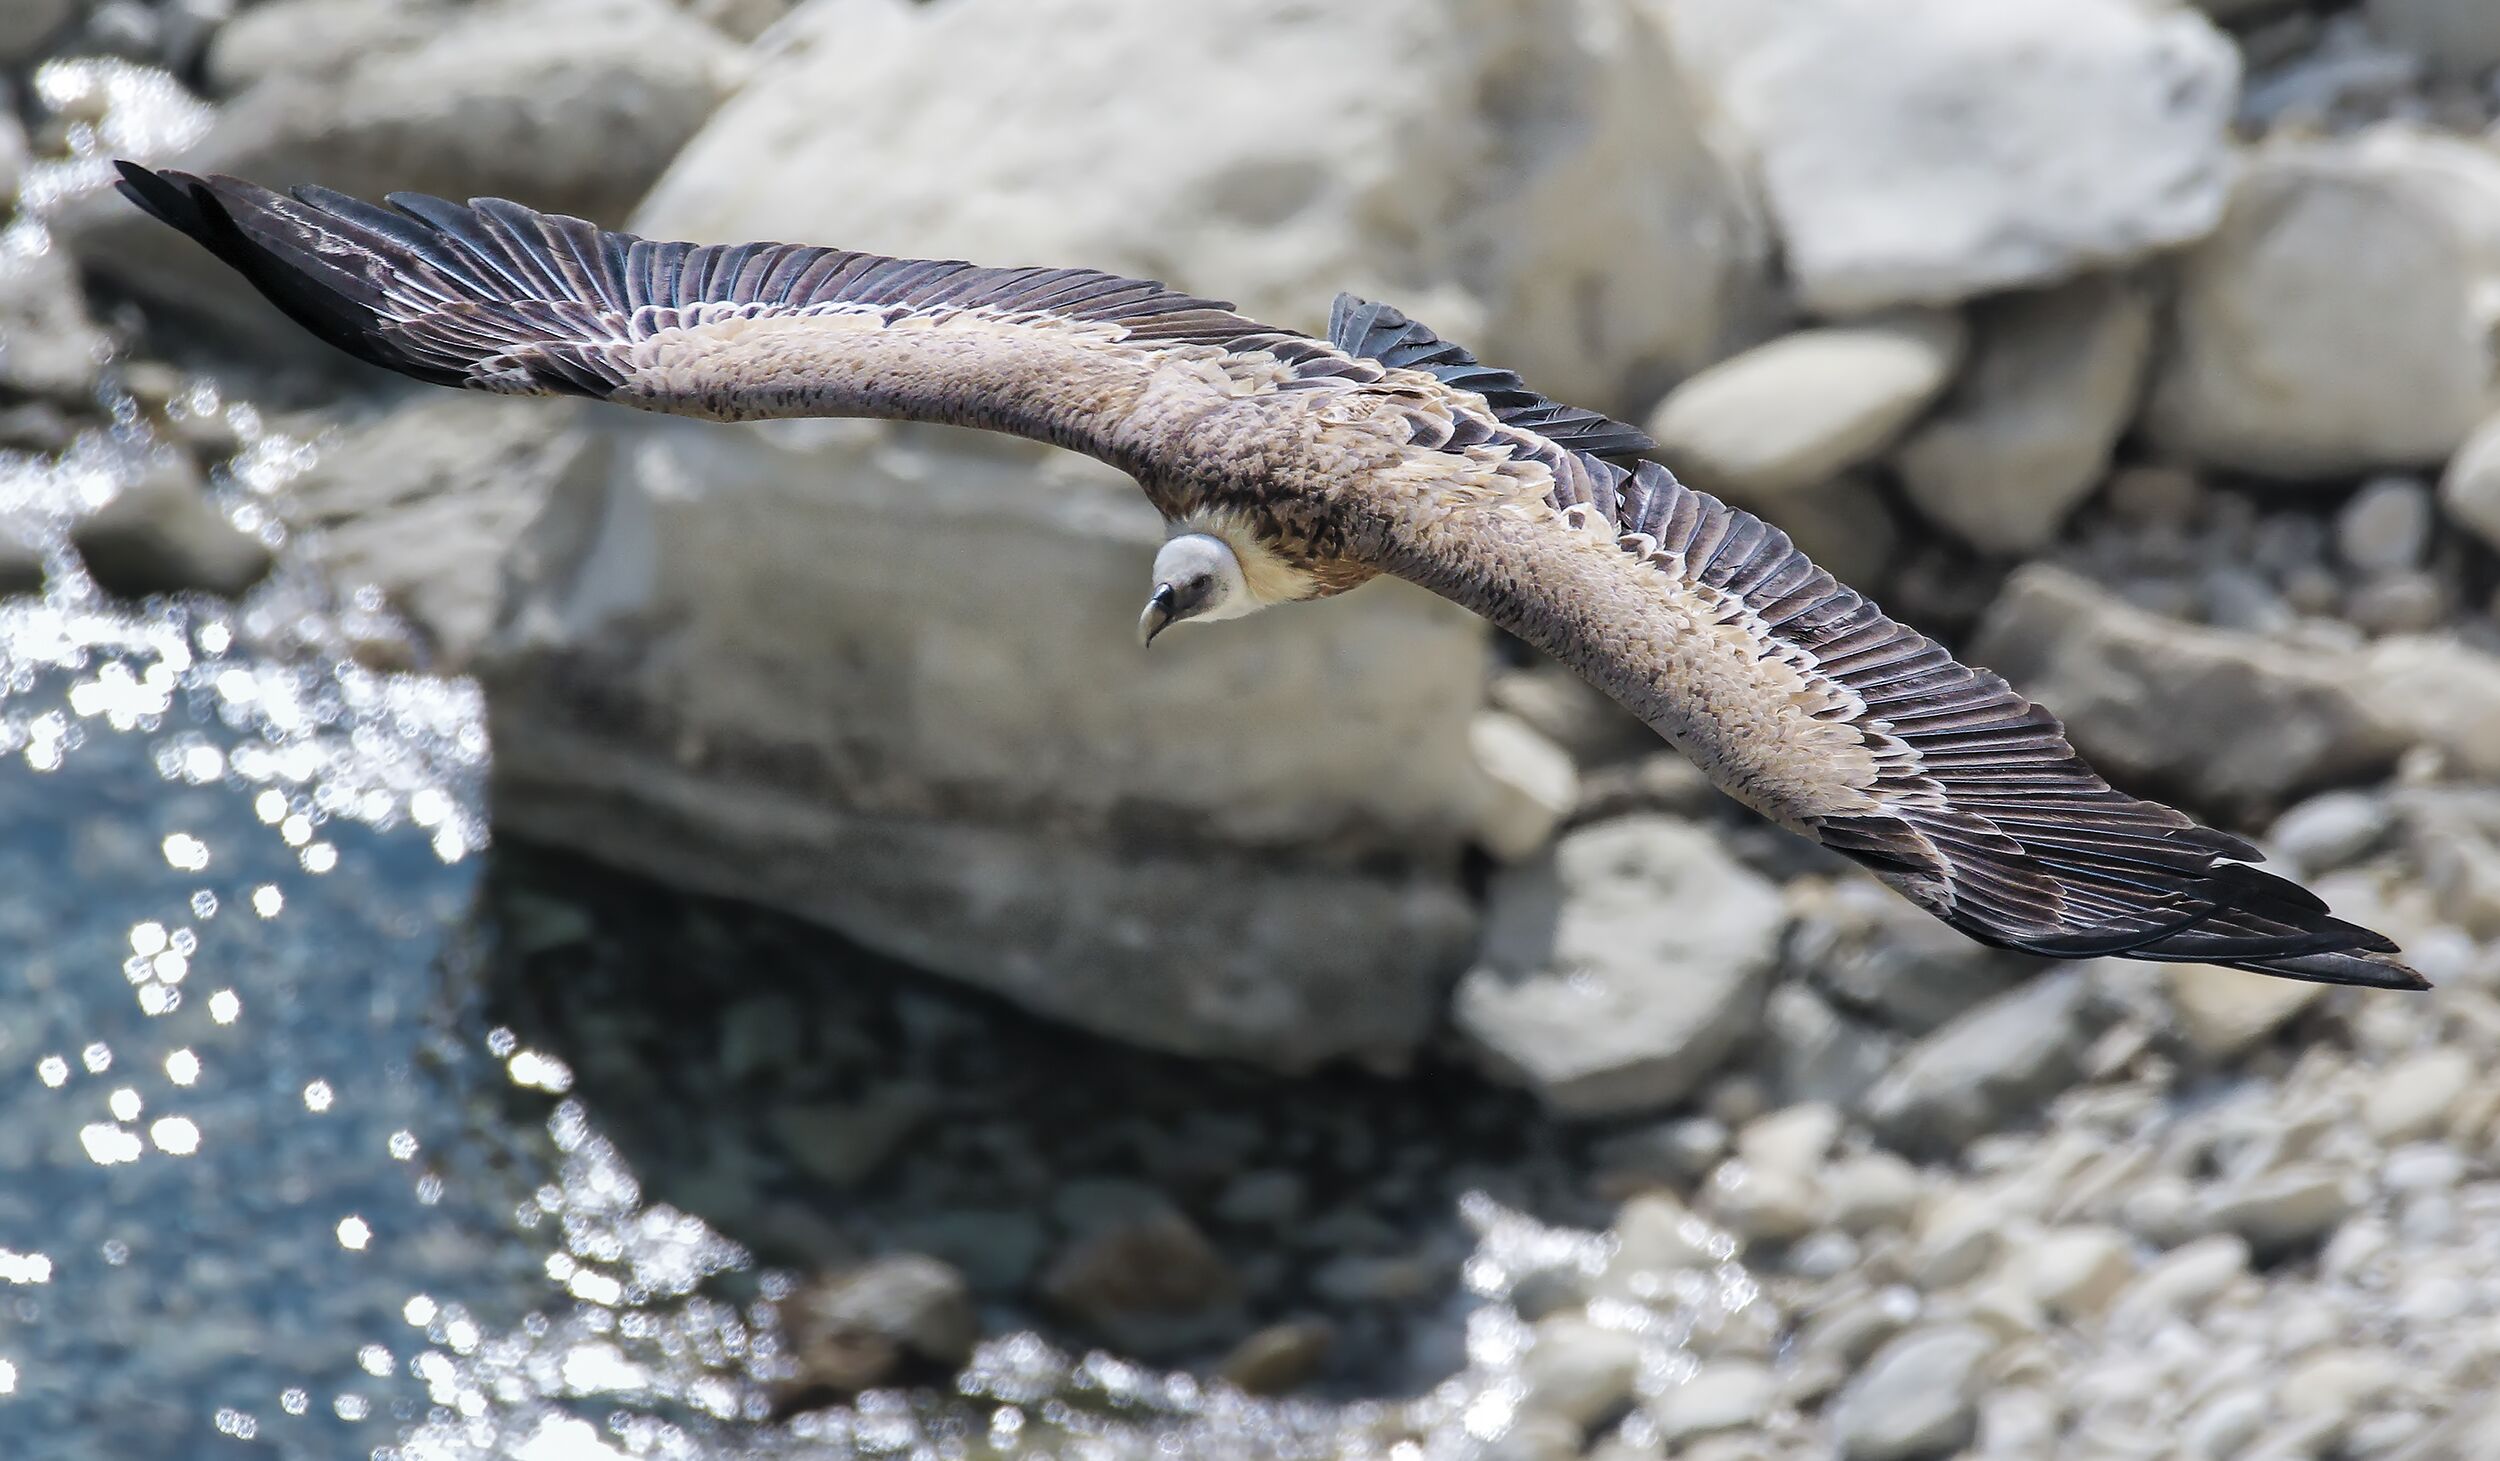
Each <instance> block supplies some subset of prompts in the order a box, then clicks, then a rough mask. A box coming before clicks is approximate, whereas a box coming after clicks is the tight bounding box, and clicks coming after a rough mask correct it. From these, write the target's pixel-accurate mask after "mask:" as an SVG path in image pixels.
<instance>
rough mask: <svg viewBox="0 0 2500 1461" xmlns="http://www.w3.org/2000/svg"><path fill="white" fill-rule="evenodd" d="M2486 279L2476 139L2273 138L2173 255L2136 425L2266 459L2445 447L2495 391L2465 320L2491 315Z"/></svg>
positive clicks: (2263, 470)
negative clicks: (2181, 258)
mask: <svg viewBox="0 0 2500 1461" xmlns="http://www.w3.org/2000/svg"><path fill="white" fill-rule="evenodd" d="M2354 259H2368V260H2371V261H2372V264H2371V267H2369V268H2368V269H2366V270H2358V271H2356V270H2354V269H2353V268H2352V267H2351V262H2352V261H2353V260H2354ZM2495 280H2500V158H2495V157H2493V156H2492V155H2491V153H2490V152H2489V151H2488V150H2487V149H2484V148H2480V147H2476V146H2471V145H2469V144H2467V143H2465V142H2463V141H2461V140H2452V139H2447V138H2440V137H2433V136H2426V135H2419V134H2415V133H2411V132H2405V131H2379V132H2373V133H2370V134H2368V135H2365V136H2362V137H2359V138H2355V139H2349V140H2341V141H2278V142H2274V143H2270V144H2268V145H2267V146H2265V147H2264V148H2261V149H2260V150H2259V151H2258V153H2257V154H2256V159H2255V162H2254V164H2253V165H2252V167H2251V169H2250V172H2249V175H2248V178H2247V180H2246V181H2245V182H2244V183H2243V184H2242V185H2241V187H2240V188H2239V190H2238V192H2237V193H2236V194H2235V195H2234V197H2233V200H2232V205H2231V211H2230V214H2229V215H2228V216H2227V217H2226V218H2225V219H2224V220H2223V223H2222V226H2221V228H2220V229H2219V230H2218V231H2217V232H2216V233H2215V234H2214V236H2213V237H2212V238H2211V239H2208V240H2207V241H2206V242H2204V243H2203V244H2201V245H2199V246H2198V247H2197V248H2196V249H2194V250H2192V251H2191V252H2190V253H2189V254H2188V256H2187V259H2186V262H2185V264H2184V265H2183V267H2182V268H2181V270H2180V277H2179V294H2178V303H2177V308H2176V312H2175V320H2176V324H2175V332H2174V335H2175V338H2174V339H2173V341H2172V345H2171V348H2170V350H2169V352H2168V354H2167V356H2166V358H2165V360H2164V362H2163V364H2162V365H2161V367H2160V369H2159V370H2158V371H2157V372H2156V375H2155V383H2154V388H2153V393H2152V398H2151V404H2150V407H2149V410H2148V416H2147V421H2148V425H2149V429H2150V431H2151V433H2152V435H2153V437H2154V439H2155V440H2156V441H2157V442H2158V443H2159V444H2161V445H2162V446H2164V447H2167V448H2169V449H2171V450H2173V451H2176V452H2179V453H2182V454H2184V455H2186V456H2189V457H2191V458H2193V459H2195V460H2197V461H2200V462H2204V463H2209V464H2212V465H2215V466H2222V467H2229V468H2234V469H2238V470H2243V471H2249V472H2256V473H2260V474H2264V475H2268V476H2277V477H2287V478H2317V477H2331V476H2337V475H2341V474H2346V473H2355V472H2366V471H2372V470H2377V469H2381V468H2390V467H2396V468H2402V467H2414V466H2421V465H2424V464H2427V463H2431V462H2436V461H2440V460H2443V459H2445V458H2446V457H2447V456H2448V455H2449V454H2450V453H2451V452H2452V451H2454V450H2455V449H2456V447H2457V445H2458V444H2459V443H2460V442H2462V441H2464V440H2465V438H2466V435H2467V434H2468V433H2469V432H2471V431H2472V430H2473V429H2474V427H2475V426H2476V424H2477V423H2479V422H2480V421H2482V420H2483V418H2484V417H2485V416H2487V415H2488V414H2490V412H2491V410H2492V408H2493V406H2494V404H2495V388H2494V363H2493V358H2492V350H2491V346H2490V343H2489V341H2488V339H2487V338H2486V335H2487V331H2486V330H2485V329H2483V328H2482V327H2481V326H2480V325H2479V324H2476V323H2474V322H2478V321H2486V320H2489V319H2491V318H2492V317H2493V313H2492V312H2493V310H2494V307H2495V306H2494V304H2493V300H2494V295H2495ZM2460 322H2466V324H2465V325H2464V327H2462V328H2461V327H2460Z"/></svg>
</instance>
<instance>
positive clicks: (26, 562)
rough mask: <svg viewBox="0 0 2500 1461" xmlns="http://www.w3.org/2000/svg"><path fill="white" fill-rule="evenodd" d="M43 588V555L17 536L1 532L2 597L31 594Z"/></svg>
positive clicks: (0, 568)
mask: <svg viewBox="0 0 2500 1461" xmlns="http://www.w3.org/2000/svg"><path fill="white" fill-rule="evenodd" d="M42 588H43V554H42V553H40V552H38V551H36V549H35V547H34V545H33V544H31V543H25V542H21V541H19V540H18V538H17V537H16V535H15V534H12V533H9V532H6V531H0V596H5V595H8V594H31V593H35V592H38V591H39V590H41V589H42Z"/></svg>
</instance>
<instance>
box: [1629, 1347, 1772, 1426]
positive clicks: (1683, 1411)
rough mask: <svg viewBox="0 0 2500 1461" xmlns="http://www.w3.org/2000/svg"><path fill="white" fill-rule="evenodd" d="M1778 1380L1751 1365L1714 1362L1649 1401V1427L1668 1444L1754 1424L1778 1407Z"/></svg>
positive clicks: (1763, 1368)
mask: <svg viewBox="0 0 2500 1461" xmlns="http://www.w3.org/2000/svg"><path fill="white" fill-rule="evenodd" d="M1779 1386H1780V1382H1779V1376H1778V1375H1776V1374H1774V1373H1773V1372H1772V1370H1771V1367H1770V1366H1768V1365H1764V1364H1758V1363H1756V1362H1754V1361H1752V1360H1713V1361H1711V1362H1710V1363H1708V1364H1706V1365H1703V1366H1702V1367H1701V1368H1700V1369H1698V1370H1695V1371H1694V1372H1693V1373H1692V1375H1691V1377H1690V1378H1688V1379H1686V1380H1685V1381H1684V1383H1682V1384H1680V1385H1678V1386H1676V1387H1675V1388H1673V1389H1671V1390H1669V1391H1667V1392H1666V1393H1665V1394H1663V1395H1661V1396H1659V1397H1658V1398H1657V1399H1655V1400H1652V1401H1651V1402H1649V1406H1648V1411H1649V1418H1650V1422H1651V1423H1652V1424H1653V1425H1655V1426H1657V1428H1658V1434H1659V1436H1660V1437H1661V1438H1662V1439H1664V1440H1665V1441H1666V1442H1667V1444H1668V1445H1670V1446H1674V1445H1680V1444H1683V1443H1685V1442H1688V1441H1690V1440H1692V1439H1693V1438H1695V1437H1697V1436H1704V1435H1708V1434H1710V1433H1712V1432H1714V1431H1728V1430H1735V1429H1737V1428H1738V1427H1740V1426H1751V1425H1759V1424H1761V1423H1762V1421H1763V1419H1764V1418H1765V1417H1767V1416H1769V1415H1770V1413H1771V1411H1772V1410H1773V1409H1774V1408H1776V1407H1777V1405H1778V1404H1779Z"/></svg>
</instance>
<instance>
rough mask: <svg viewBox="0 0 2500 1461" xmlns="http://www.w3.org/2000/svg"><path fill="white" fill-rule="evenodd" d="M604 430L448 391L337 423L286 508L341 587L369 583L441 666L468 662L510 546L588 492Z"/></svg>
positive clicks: (522, 404) (554, 409) (600, 466)
mask: <svg viewBox="0 0 2500 1461" xmlns="http://www.w3.org/2000/svg"><path fill="white" fill-rule="evenodd" d="M609 465H610V463H609V457H608V451H607V438H606V437H604V436H602V435H600V434H598V433H597V432H595V431H592V430H589V429H586V428H585V427H584V426H583V425H582V424H581V422H580V418H579V416H577V415H576V414H574V413H573V412H571V411H569V410H568V409H566V408H565V407H563V406H559V405H555V404H552V403H550V402H546V401H534V400H510V399H506V398H502V397H496V396H478V395H470V394H466V393H462V394H454V393H451V392H438V393H430V394H427V395H423V396H416V397H412V398H410V399H409V400H408V401H407V402H406V403H405V404H402V405H399V406H396V407H394V408H393V409H391V410H390V411H388V412H386V413H384V414H383V415H381V416H378V417H374V418H372V419H369V420H364V421H359V422H355V423H352V424H349V425H347V426H344V427H342V428H340V429H339V430H338V431H336V432H335V433H333V434H332V435H331V436H330V437H329V438H328V439H326V440H325V441H323V442H322V444H321V451H320V455H319V456H318V457H317V458H315V460H314V462H313V465H312V467H311V468H310V470H308V471H306V472H305V473H304V474H303V475H302V476H301V477H298V478H297V479H296V480H295V481H294V483H293V484H291V486H290V488H289V491H288V494H287V499H286V504H285V512H286V514H287V519H288V523H289V525H290V526H291V527H293V528H295V529H297V530H299V531H300V532H302V533H304V535H305V537H306V539H307V541H308V543H309V545H310V548H311V551H312V553H313V554H314V555H315V556H316V557H317V558H318V559H319V560H320V562H321V563H322V565H323V567H324V568H325V569H326V570H327V571H328V572H329V574H330V576H331V578H332V579H333V580H334V581H335V582H337V583H338V585H339V586H340V587H341V588H342V589H345V590H350V591H352V590H354V589H356V588H358V587H361V586H363V585H366V584H371V585H374V586H376V587H378V588H380V589H381V590H382V592H383V594H384V595H385V597H386V599H387V600H388V602H389V603H390V604H391V606H392V607H393V608H394V609H396V610H398V611H399V613H400V614H401V616H402V617H404V618H406V619H407V620H408V622H409V623H410V624H411V625H412V626H413V627H414V628H415V629H416V630H417V631H418V632H419V633H420V634H421V635H423V636H424V638H425V639H426V641H427V642H428V643H429V644H430V645H431V646H432V647H433V649H434V650H435V651H436V653H437V655H438V656H439V659H438V661H437V663H438V664H439V665H440V666H441V667H443V668H446V669H452V670H457V669H460V668H463V667H465V666H466V665H467V664H468V663H469V661H470V659H471V658H472V657H473V656H474V655H475V654H476V652H477V648H478V646H479V645H480V644H481V643H483V642H484V640H485V638H486V635H487V632H488V631H489V630H490V629H492V628H493V627H494V623H495V620H496V618H497V616H498V615H499V614H500V613H501V611H502V601H503V585H504V577H505V575H506V574H507V573H508V572H512V571H515V569H516V568H517V569H518V570H519V571H521V572H523V573H524V574H527V573H530V572H531V571H533V570H532V565H528V564H521V565H510V564H507V563H506V561H505V560H506V557H507V555H508V554H509V553H510V552H511V551H512V548H513V545H514V544H516V543H518V542H519V541H521V538H522V530H523V529H524V528H526V527H527V526H528V525H529V523H530V521H531V520H532V519H533V518H535V517H536V516H537V515H538V514H539V513H540V512H541V511H543V510H544V509H545V508H546V506H547V504H548V502H549V501H550V500H551V499H552V498H554V497H556V496H558V495H560V494H561V495H563V496H565V497H566V498H567V499H568V500H579V499H581V498H584V497H589V496H593V495H595V493H596V491H597V489H598V485H599V483H600V482H602V481H603V480H604V478H605V474H606V473H607V471H608V469H609Z"/></svg>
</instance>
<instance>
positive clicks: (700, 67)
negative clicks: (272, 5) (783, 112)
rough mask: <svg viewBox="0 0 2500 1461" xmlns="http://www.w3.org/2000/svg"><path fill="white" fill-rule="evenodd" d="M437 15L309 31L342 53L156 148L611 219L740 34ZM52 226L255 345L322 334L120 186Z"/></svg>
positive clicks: (569, 10)
mask: <svg viewBox="0 0 2500 1461" xmlns="http://www.w3.org/2000/svg"><path fill="white" fill-rule="evenodd" d="M443 16H444V18H443V19H441V20H440V21H437V22H432V23H427V24H424V25H421V26H419V27H416V28H413V29H405V28H403V27H401V26H400V25H399V23H398V22H395V21H389V20H383V19H380V18H378V17H376V18H372V19H371V20H370V21H369V23H366V24H363V25H362V26H361V27H360V26H356V25H351V26H348V27H346V28H345V33H344V34H335V33H332V32H330V31H327V30H323V31H316V32H313V33H311V35H310V39H311V40H312V41H313V42H317V43H320V44H322V45H324V46H327V47H333V48H335V53H334V54H324V53H321V52H314V53H312V55H311V60H312V62H313V65H312V66H311V68H309V69H307V70H304V71H302V72H293V71H286V70H281V71H279V72H278V73H277V74H271V75H267V76H265V77H263V78H262V79H261V80H259V81H258V82H257V83H256V84H254V85H252V86H250V87H249V89H248V90H246V91H245V92H244V93H243V94H241V95H239V96H237V97H236V98H235V99H234V100H233V101H232V102H231V103H229V104H228V105H227V106H226V107H224V108H223V109H222V110H221V111H220V112H219V113H218V115H217V118H216V121H215V123H214V124H213V125H212V126H211V128H210V130H209V132H208V135H207V136H206V137H205V138H203V139H202V140H201V141H200V143H199V144H198V145H197V146H196V147H193V148H191V149H189V150H188V151H187V152H185V153H184V155H182V156H181V157H179V158H168V159H164V161H167V162H173V163H177V164H179V165H181V166H184V167H188V168H190V169H192V170H194V171H200V172H227V173H234V174H237V175H239V176H242V177H248V178H255V179H262V180H266V181H269V182H271V183H290V182H295V181H300V180H306V179H314V178H317V179H320V180H321V181H322V182H323V183H325V184H326V185H328V186H331V187H334V188H337V189H339V190H340V191H342V192H348V193H354V194H357V195H359V196H365V197H374V196H378V195H380V194H382V193H386V192H390V191H393V190H397V189H406V190H409V191H413V192H422V193H436V194H440V195H442V196H445V197H452V198H466V197H470V196H473V195H478V194H490V195H495V196H500V197H509V198H519V199H525V200H527V201H528V202H529V203H530V205H531V206H533V207H537V208H542V209H545V210H547V211H548V212H552V213H570V214H576V215H579V216H581V217H585V218H589V219H592V220H594V221H597V222H601V223H608V224H616V223H621V222H622V221H624V218H625V215H626V213H627V211H628V210H629V209H631V208H632V207H633V205H634V203H635V200H637V199H639V198H640V197H641V196H642V195H643V193H644V191H645V190H646V189H647V188H649V186H650V185H651V182H652V180H653V179H654V178H656V177H658V176H659V174H660V170H661V169H662V168H663V167H665V166H666V165H667V164H668V161H669V159H670V158H671V157H673V156H674V155H675V154H676V153H677V151H678V149H679V148H680V147H681V146H682V145H684V143H685V142H686V140H687V139H688V138H689V137H691V136H693V135H694V132H695V129H696V128H697V127H699V126H701V125H702V123H703V120H704V118H705V117H707V116H709V115H710V114H711V111H712V109H713V107H714V106H715V105H717V104H718V103H719V102H720V100H721V99H722V98H723V97H724V96H726V95H727V94H728V93H729V91H730V90H731V89H732V88H733V87H734V86H735V84H736V82H737V80H738V79H739V77H740V75H741V72H742V70H743V66H742V62H741V59H740V57H739V54H738V51H737V48H736V47H735V46H734V45H732V44H731V43H730V42H729V41H728V40H727V39H725V38H724V37H722V36H721V35H720V34H719V33H718V32H716V31H714V30H712V29H711V28H710V27H708V26H705V25H703V24H701V23H700V22H698V21H695V20H693V19H691V18H689V17H687V16H685V15H683V14H682V13H680V12H679V11H678V10H676V8H675V7H673V6H671V5H668V4H666V3H664V0H493V3H488V4H482V5H475V6H462V7H453V8H448V9H446V10H445V11H444V12H443ZM275 23H277V22H273V24H275ZM368 40H370V41H372V42H374V43H376V44H375V45H374V48H371V49H367V48H366V42H367V41H368ZM394 42H396V43H394ZM59 232H60V234H61V236H62V237H63V238H64V239H65V240H66V241H67V242H68V243H69V245H70V246H71V248H72V250H73V251H74V252H76V253H77V255H78V256H79V258H80V259H81V260H82V261H83V262H85V263H86V264H87V265H88V266H90V267H92V268H95V269H97V270H99V271H101V272H102V273H104V274H105V275H107V276H108V277H110V278H111V279H112V280H113V281H114V282H116V283H118V284H120V285H122V286H124V287H126V288H129V289H132V290H134V291H137V292H139V293H142V294H144V295H147V296H148V297H150V298H155V299H161V300H163V301H165V302H167V303H169V304H172V305H176V306H178V307H181V308H183V309H185V310H188V311H191V312H193V313H196V314H199V315H202V316H204V317H205V318H207V319H209V320H210V321H212V322H213V323H215V324H217V325H218V326H219V327H221V328H223V329H226V330H229V331H241V332H245V333H246V334H247V335H248V337H249V338H250V339H251V340H252V341H253V343H254V345H255V347H256V348H258V347H261V346H263V345H266V346H267V347H268V348H273V349H287V350H296V351H302V352H304V353H305V354H306V356H307V357H309V356H310V352H311V351H313V350H316V349H320V348H321V347H319V346H318V344H317V342H314V341H313V340H312V338H311V337H310V336H309V335H307V334H306V333H305V332H304V331H303V330H301V329H298V328H296V327H295V326H293V325H292V324H289V323H287V322H286V321H284V320H282V319H281V318H279V316H278V315H277V313H276V311H274V310H273V309H271V308H270V307H269V306H268V305H267V304H265V303H263V302H262V301H261V300H260V299H259V297H258V296H257V295H255V294H253V293H252V291H251V290H250V288H249V286H247V285H246V284H244V282H243V281H242V280H241V278H240V277H239V276H237V275H236V274H235V273H234V271H233V270H231V269H228V268H226V267H225V266H224V265H222V264H220V263H218V262H217V261H216V260H215V259H214V258H212V257H210V255H209V254H208V253H207V252H206V251H205V250H203V249H201V248H199V247H198V246H197V245H196V244H193V243H192V242H191V241H190V240H189V239H186V238H184V237H182V236H181V235H180V234H178V233H176V232H175V231H174V230H172V229H169V228H166V227H165V226H164V225H162V224H160V223H158V222H156V221H155V220H154V219H152V218H149V217H147V216H145V215H144V214H142V213H141V212H140V211H139V210H137V209H135V208H132V207H131V206H129V204H127V203H126V202H124V201H122V200H121V199H120V198H118V197H114V196H111V195H110V194H102V195H98V196H96V197H94V198H91V199H88V200H85V201H83V202H81V203H79V204H77V205H74V206H72V207H71V208H69V209H67V210H65V211H64V213H63V215H62V217H61V219H60V227H59ZM828 236H830V235H828ZM319 358H320V359H322V360H324V361H325V362H328V361H333V360H335V357H334V356H331V355H328V354H326V353H325V354H323V355H321V356H320V357H319Z"/></svg>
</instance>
